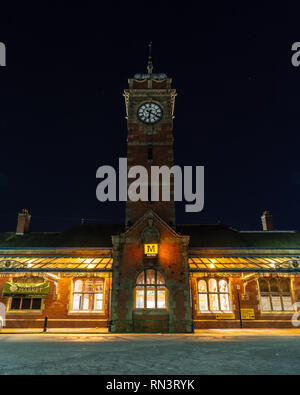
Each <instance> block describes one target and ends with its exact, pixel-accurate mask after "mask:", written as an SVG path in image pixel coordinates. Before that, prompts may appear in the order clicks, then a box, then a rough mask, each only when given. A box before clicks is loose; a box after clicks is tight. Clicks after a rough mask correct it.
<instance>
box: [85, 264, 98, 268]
mask: <svg viewBox="0 0 300 395" xmlns="http://www.w3.org/2000/svg"><path fill="white" fill-rule="evenodd" d="M94 267H96V265H94V264H93V263H92V264H90V265H88V267H87V268H88V269H94Z"/></svg>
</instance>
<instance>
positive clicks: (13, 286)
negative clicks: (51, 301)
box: [2, 282, 49, 298]
mask: <svg viewBox="0 0 300 395" xmlns="http://www.w3.org/2000/svg"><path fill="white" fill-rule="evenodd" d="M48 292H49V283H17V282H7V283H5V284H4V287H3V291H2V296H3V297H4V298H12V297H20V298H22V297H28V296H29V297H32V298H47V297H48Z"/></svg>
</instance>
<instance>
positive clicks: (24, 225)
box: [16, 208, 31, 235]
mask: <svg viewBox="0 0 300 395" xmlns="http://www.w3.org/2000/svg"><path fill="white" fill-rule="evenodd" d="M30 219H31V215H30V214H29V212H28V210H26V209H25V208H23V210H22V211H21V212H20V213H19V214H18V223H17V230H16V234H17V235H23V234H24V233H27V232H29V224H30Z"/></svg>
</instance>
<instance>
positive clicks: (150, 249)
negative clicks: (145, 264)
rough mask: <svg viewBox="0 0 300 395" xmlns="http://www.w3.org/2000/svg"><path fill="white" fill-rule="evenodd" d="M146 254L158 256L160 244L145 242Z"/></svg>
mask: <svg viewBox="0 0 300 395" xmlns="http://www.w3.org/2000/svg"><path fill="white" fill-rule="evenodd" d="M144 254H145V255H146V256H156V255H157V254H158V244H144Z"/></svg>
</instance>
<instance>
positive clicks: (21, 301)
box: [9, 298, 42, 310]
mask: <svg viewBox="0 0 300 395" xmlns="http://www.w3.org/2000/svg"><path fill="white" fill-rule="evenodd" d="M41 307H42V299H41V298H11V301H10V308H9V310H41Z"/></svg>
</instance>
